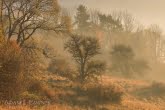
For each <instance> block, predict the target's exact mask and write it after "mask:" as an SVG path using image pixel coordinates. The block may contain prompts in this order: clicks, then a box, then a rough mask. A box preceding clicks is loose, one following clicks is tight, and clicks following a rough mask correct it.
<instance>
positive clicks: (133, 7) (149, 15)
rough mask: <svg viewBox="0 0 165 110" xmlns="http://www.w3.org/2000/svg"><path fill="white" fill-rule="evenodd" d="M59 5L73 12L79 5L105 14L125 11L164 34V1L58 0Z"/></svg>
mask: <svg viewBox="0 0 165 110" xmlns="http://www.w3.org/2000/svg"><path fill="white" fill-rule="evenodd" d="M59 1H60V4H61V5H62V6H63V7H65V8H68V10H74V9H76V7H77V6H78V5H79V4H84V5H86V6H87V7H88V8H92V9H97V10H100V11H102V12H105V13H110V12H112V11H113V10H127V11H128V12H130V13H131V14H133V16H135V17H136V19H137V20H138V21H139V22H140V23H141V24H145V25H146V26H148V25H150V24H158V25H159V26H160V27H161V28H162V29H163V31H164V33H165V0H59Z"/></svg>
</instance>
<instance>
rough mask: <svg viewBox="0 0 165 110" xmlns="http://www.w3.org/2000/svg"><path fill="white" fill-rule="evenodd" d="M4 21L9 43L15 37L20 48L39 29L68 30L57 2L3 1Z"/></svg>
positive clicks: (50, 0)
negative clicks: (63, 22)
mask: <svg viewBox="0 0 165 110" xmlns="http://www.w3.org/2000/svg"><path fill="white" fill-rule="evenodd" d="M3 20H4V21H3V22H5V21H6V26H5V27H4V28H5V29H4V30H5V35H6V37H7V39H8V41H9V40H10V39H13V37H14V38H15V39H16V41H17V43H18V44H19V45H20V46H21V45H23V44H24V42H25V41H26V40H28V39H29V38H31V37H32V35H33V34H34V33H35V32H36V31H37V30H39V29H43V30H52V31H55V32H60V31H66V30H67V29H66V25H65V24H62V22H61V20H62V18H61V17H60V7H59V5H58V3H57V0H3ZM63 20H64V19H63Z"/></svg>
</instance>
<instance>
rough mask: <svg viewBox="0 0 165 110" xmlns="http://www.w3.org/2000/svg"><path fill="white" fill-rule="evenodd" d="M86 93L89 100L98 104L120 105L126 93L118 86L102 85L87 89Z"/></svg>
mask: <svg viewBox="0 0 165 110" xmlns="http://www.w3.org/2000/svg"><path fill="white" fill-rule="evenodd" d="M86 93H87V96H88V97H89V99H91V100H92V101H94V102H97V103H109V102H111V103H120V102H121V101H122V96H123V94H124V91H123V90H122V89H121V88H120V87H118V86H116V85H109V86H101V85H100V86H90V87H87V89H86Z"/></svg>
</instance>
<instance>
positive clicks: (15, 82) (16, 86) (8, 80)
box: [0, 42, 24, 99]
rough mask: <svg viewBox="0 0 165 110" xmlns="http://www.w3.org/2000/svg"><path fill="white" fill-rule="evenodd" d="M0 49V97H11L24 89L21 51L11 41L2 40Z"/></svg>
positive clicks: (14, 96)
mask: <svg viewBox="0 0 165 110" xmlns="http://www.w3.org/2000/svg"><path fill="white" fill-rule="evenodd" d="M0 50H1V52H0V61H1V64H0V66H1V68H0V78H1V79H0V98H1V99H13V98H16V97H17V96H18V94H20V93H21V92H22V91H23V89H24V85H23V74H22V73H23V72H22V62H21V57H20V56H21V51H20V48H19V47H18V46H17V44H16V43H13V42H8V43H7V42H4V43H3V44H2V45H1V46H0Z"/></svg>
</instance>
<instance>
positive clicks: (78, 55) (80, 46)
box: [65, 35, 104, 82]
mask: <svg viewBox="0 0 165 110" xmlns="http://www.w3.org/2000/svg"><path fill="white" fill-rule="evenodd" d="M65 49H67V51H68V52H69V53H71V54H72V57H73V58H74V60H75V61H76V62H77V64H78V66H79V68H80V75H79V76H80V78H81V82H84V81H85V80H86V79H87V78H88V77H90V75H91V74H93V73H94V74H96V73H97V72H94V70H92V69H96V68H97V69H99V70H101V69H102V67H104V66H102V65H103V64H101V63H94V62H91V60H92V58H93V57H95V56H96V55H97V54H99V53H100V45H99V42H98V41H97V39H96V38H92V37H84V36H79V35H72V36H71V39H70V40H69V41H68V42H66V44H65ZM96 71H97V70H96Z"/></svg>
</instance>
